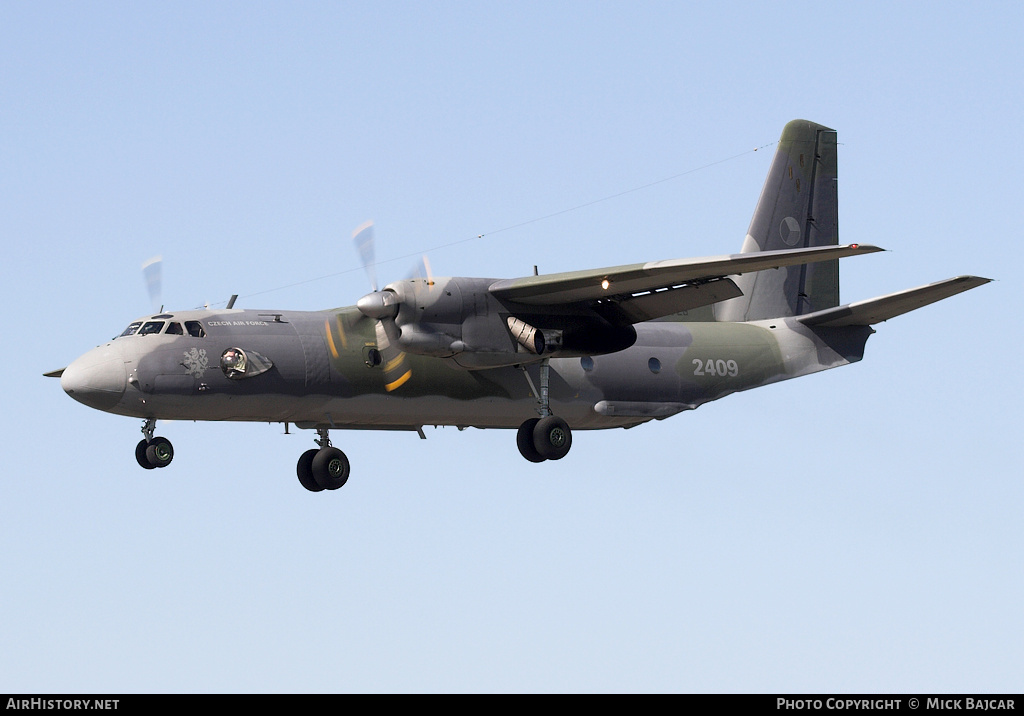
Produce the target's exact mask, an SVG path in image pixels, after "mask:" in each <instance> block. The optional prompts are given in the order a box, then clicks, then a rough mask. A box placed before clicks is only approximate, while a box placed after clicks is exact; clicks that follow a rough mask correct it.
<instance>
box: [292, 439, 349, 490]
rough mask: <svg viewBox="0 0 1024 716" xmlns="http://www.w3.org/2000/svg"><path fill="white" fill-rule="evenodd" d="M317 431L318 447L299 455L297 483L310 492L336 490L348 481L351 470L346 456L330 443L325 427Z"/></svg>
mask: <svg viewBox="0 0 1024 716" xmlns="http://www.w3.org/2000/svg"><path fill="white" fill-rule="evenodd" d="M317 433H318V434H319V435H320V437H319V439H317V441H316V444H317V445H319V446H320V448H319V449H316V450H307V451H306V452H304V453H302V455H300V456H299V462H298V464H297V465H296V473H298V477H299V483H300V484H301V485H302V486H303V487H305V488H306V489H307V490H309V491H310V492H320V491H322V490H337V489H338V488H339V487H341V486H342V485H344V484H345V483H346V482H348V476H349V472H350V471H351V466H350V465H349V461H348V456H346V455H345V453H343V452H342V451H341V450H339V449H338V448H336V447H333V446H332V445H331V439H330V437H329V436H328V433H327V430H326V429H324V428H318V429H317Z"/></svg>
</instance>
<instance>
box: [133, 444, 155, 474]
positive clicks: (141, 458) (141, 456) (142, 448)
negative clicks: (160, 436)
mask: <svg viewBox="0 0 1024 716" xmlns="http://www.w3.org/2000/svg"><path fill="white" fill-rule="evenodd" d="M148 447H149V443H148V442H147V441H145V440H140V441H139V444H138V445H136V446H135V460H136V462H138V463H139V465H141V466H142V467H144V468H146V469H147V470H152V469H153V468H154V467H156V465H154V464H153V463H151V462H150V461H149V458H148V457H146V448H148Z"/></svg>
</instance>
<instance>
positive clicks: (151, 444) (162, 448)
mask: <svg viewBox="0 0 1024 716" xmlns="http://www.w3.org/2000/svg"><path fill="white" fill-rule="evenodd" d="M155 430H156V420H155V419H153V418H149V419H148V420H146V422H145V424H143V426H142V434H143V436H144V437H143V439H142V440H141V441H139V444H138V445H136V446H135V459H136V461H138V463H139V465H141V466H142V467H144V468H145V469H147V470H152V469H153V468H156V467H167V466H168V465H170V464H171V460H173V459H174V447H173V446H172V445H171V441H170V440H168V439H167V438H161V437H153V432H154V431H155Z"/></svg>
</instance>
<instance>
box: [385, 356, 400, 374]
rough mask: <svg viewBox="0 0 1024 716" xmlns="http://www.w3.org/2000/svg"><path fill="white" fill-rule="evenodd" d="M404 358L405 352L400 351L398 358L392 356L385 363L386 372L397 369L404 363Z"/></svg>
mask: <svg viewBox="0 0 1024 716" xmlns="http://www.w3.org/2000/svg"><path fill="white" fill-rule="evenodd" d="M404 360H405V353H399V354H398V357H397V358H392V359H391V360H389V361H388V362H387V363H385V364H384V372H385V373H390V372H391V371H393V370H395V369H396V368H398V367H399V366H400V365H402V362H403V361H404Z"/></svg>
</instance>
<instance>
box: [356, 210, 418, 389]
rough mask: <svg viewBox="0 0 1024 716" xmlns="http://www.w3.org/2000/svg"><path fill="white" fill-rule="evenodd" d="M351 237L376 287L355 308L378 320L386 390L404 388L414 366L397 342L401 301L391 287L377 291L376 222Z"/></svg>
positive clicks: (400, 331)
mask: <svg viewBox="0 0 1024 716" xmlns="http://www.w3.org/2000/svg"><path fill="white" fill-rule="evenodd" d="M352 240H353V241H354V242H355V245H356V248H357V249H358V250H359V256H360V258H361V259H362V261H363V268H364V269H365V270H366V274H367V276H368V277H369V279H370V287H371V288H372V289H373V293H368V294H366V295H365V296H363V297H362V298H360V299H359V300H358V301H357V302H356V308H357V309H358V310H359V312H360V313H362V314H363V315H364V316H366V317H367V318H371V319H373V320H374V321H376V323H375V325H374V331H375V333H376V336H377V350H378V351H380V357H381V363H382V364H383V368H384V389H385V390H386V391H388V392H389V393H390V392H391V391H393V390H397V389H398V388H400V387H402V385H404V384H405V383H406V382H408V380H409V379H410V378H411V377H412V368H410V367H409V363H408V360H407V359H406V357H405V351H404V350H402V347H401V345H400V344H399V342H398V341H399V338H401V337H402V329H401V328H399V327H398V324H397V323H395V318H397V317H398V311H399V309H400V308H401V300H400V299H399V296H398V294H397V293H395V291H393V290H392V289H390V288H385V289H384V290H383V291H378V290H377V272H376V265H375V263H374V237H373V222H372V221H367V222H365V223H363V224H361V225H360V226H358V227H357V228H356V230H355V231H353V232H352ZM424 265H426V264H425V262H424Z"/></svg>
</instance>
